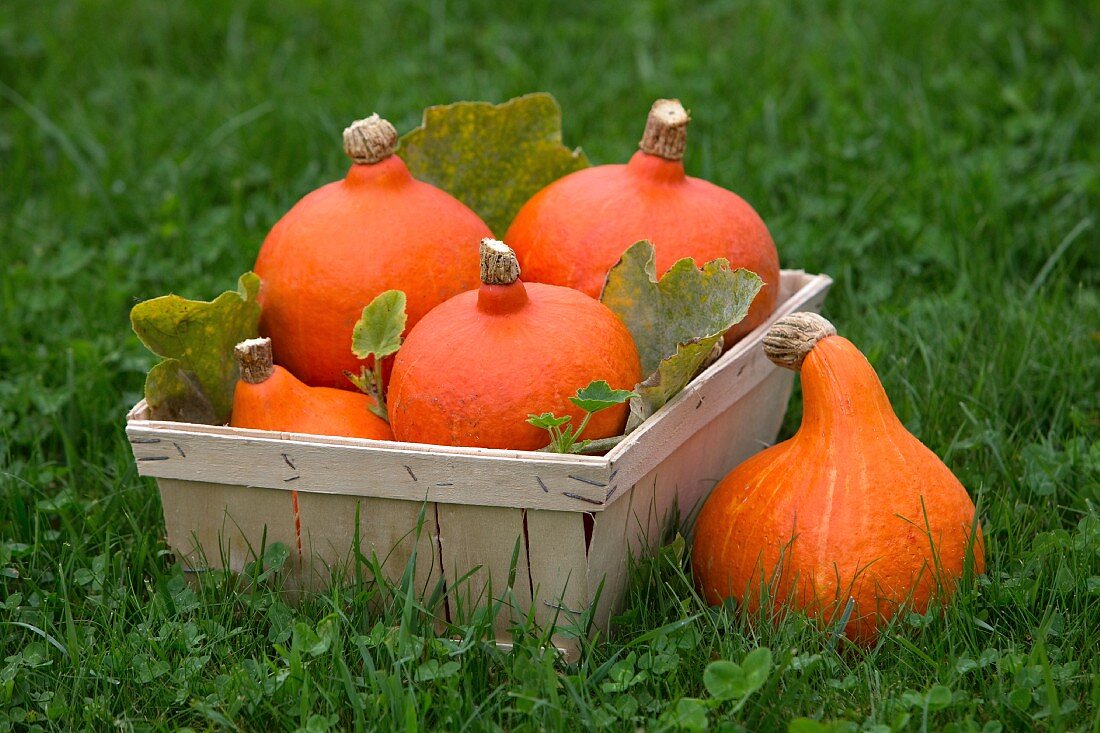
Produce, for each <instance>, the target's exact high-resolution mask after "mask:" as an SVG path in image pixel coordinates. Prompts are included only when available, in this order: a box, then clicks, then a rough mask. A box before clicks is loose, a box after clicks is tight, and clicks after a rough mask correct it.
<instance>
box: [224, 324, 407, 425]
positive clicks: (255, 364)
mask: <svg viewBox="0 0 1100 733" xmlns="http://www.w3.org/2000/svg"><path fill="white" fill-rule="evenodd" d="M234 353H235V356H236V357H237V364H238V365H239V366H240V370H241V378H240V380H238V381H237V387H236V389H234V391H233V414H232V416H231V417H230V419H229V424H230V425H232V426H233V427H235V428H254V429H256V430H279V431H283V432H288V433H312V434H314V435H343V436H347V437H351V438H373V439H375V440H393V432H392V431H391V430H390V426H389V425H387V424H386V421H385V420H382V419H381V418H379V417H378V416H377V415H375V414H373V413H372V412H371V411H370V407H371V405H372V404H374V400H373V399H371V398H370V397H368V396H367V395H365V394H361V393H358V392H348V391H346V390H342V389H331V388H329V387H309V386H307V385H305V384H303V383H302V382H300V381H298V380H297V379H296V378H295V377H294V375H293V374H291V373H290V372H288V371H287V370H286V369H283V368H282V367H279V366H275V365H274V364H273V363H272V361H271V339H268V338H262V339H249V340H248V341H242V342H241V343H239V344H237V348H236V349H235V350H234Z"/></svg>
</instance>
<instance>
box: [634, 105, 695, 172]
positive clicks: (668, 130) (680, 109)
mask: <svg viewBox="0 0 1100 733" xmlns="http://www.w3.org/2000/svg"><path fill="white" fill-rule="evenodd" d="M689 122H691V117H690V116H689V115H688V112H687V110H686V109H684V105H682V104H680V100H679V99H658V100H657V101H656V102H654V103H653V106H652V107H650V108H649V118H648V119H646V121H645V132H644V133H642V140H641V142H639V143H638V147H639V148H641V150H642V152H643V153H648V154H649V155H657V156H660V157H662V158H664V159H666V160H680V159H681V158H683V157H684V147H685V146H686V145H687V126H688V123H689Z"/></svg>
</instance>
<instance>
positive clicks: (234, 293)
mask: <svg viewBox="0 0 1100 733" xmlns="http://www.w3.org/2000/svg"><path fill="white" fill-rule="evenodd" d="M259 292H260V278H259V276H257V275H256V274H255V273H252V272H246V273H245V274H244V275H241V277H240V279H239V280H238V281H237V289H236V290H229V291H226V292H224V293H222V294H221V295H219V296H218V297H217V298H215V299H214V300H212V301H209V302H207V301H201V300H187V299H186V298H181V297H179V296H178V295H165V296H162V297H160V298H153V299H152V300H146V301H144V302H142V303H138V304H137V305H135V306H134V307H133V309H132V310H131V311H130V324H131V325H132V326H133V329H134V333H136V334H137V336H138V338H139V339H141V342H142V343H143V344H145V346H146V347H147V348H148V349H149V350H150V351H152V352H153V353H154V354H157V355H158V356H163V357H165V360H164V361H162V362H161V363H160V364H157V365H156V366H155V367H153V369H152V370H151V371H150V372H149V376H148V378H146V380H145V399H146V401H147V402H148V403H149V409H150V413H151V415H152V417H153V418H154V419H157V420H184V421H187V422H204V423H211V424H218V423H224V422H226V421H227V420H228V419H229V413H230V410H231V409H232V406H233V388H234V387H235V385H236V382H237V362H236V360H235V359H234V357H233V347H234V346H236V345H237V344H238V343H239V342H241V341H244V340H245V339H249V338H255V337H256V336H257V327H258V325H259V321H260V304H259V303H258V302H257V301H256V297H257V295H258V294H259Z"/></svg>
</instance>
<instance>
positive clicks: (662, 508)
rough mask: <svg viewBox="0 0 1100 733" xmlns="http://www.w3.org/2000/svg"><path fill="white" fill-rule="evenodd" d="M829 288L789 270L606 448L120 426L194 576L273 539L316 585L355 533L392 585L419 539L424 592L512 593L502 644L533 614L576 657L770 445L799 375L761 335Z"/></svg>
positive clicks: (811, 306)
mask: <svg viewBox="0 0 1100 733" xmlns="http://www.w3.org/2000/svg"><path fill="white" fill-rule="evenodd" d="M831 283H832V281H831V280H830V279H829V278H828V277H826V276H824V275H808V274H806V273H803V272H801V271H792V270H784V271H783V273H782V278H781V288H780V304H779V307H778V308H777V309H776V311H775V313H774V314H773V316H772V318H771V319H770V320H769V321H768V322H767V323H765V324H763V325H762V326H760V327H759V328H757V329H756V330H755V331H753V332H752V333H751V334H749V335H748V336H747V337H746V338H745V339H743V340H742V341H741V342H739V343H738V344H737V345H735V346H734V347H733V348H732V349H730V350H729V351H728V352H726V353H725V354H723V355H722V357H721V358H720V359H719V360H718V361H717V362H716V363H715V364H713V365H712V366H711V367H710V368H708V369H707V370H706V371H705V372H703V373H702V374H701V375H700V376H699V377H697V378H696V379H695V380H694V381H693V382H692V383H691V384H690V385H688V387H687V388H686V389H685V390H684V391H683V392H682V393H681V394H679V395H678V396H677V397H676V399H674V400H673V401H672V402H670V403H669V404H667V405H665V406H664V407H663V408H662V409H661V410H660V411H658V412H657V413H656V414H655V415H654V416H653V417H651V418H650V419H649V420H647V421H646V422H645V423H643V424H642V426H640V427H639V428H638V429H637V430H635V431H634V432H633V433H631V434H630V436H629V437H628V438H627V439H626V440H624V441H623V442H622V443H621V444H619V445H618V446H617V447H616V448H615V449H614V450H612V451H611V452H610V453H608V454H607V455H605V456H599V457H597V456H572V455H569V456H567V455H559V454H551V453H537V452H531V451H509V450H494V449H483V448H449V447H440V446H429V445H421V444H415V443H398V442H384V441H373V440H365V439H359V438H338V437H324V436H317V435H302V434H294V433H278V432H270V431H262V430H243V429H238V428H230V427H225V426H212V425H195V424H189V423H176V422H163V421H156V420H149V419H147V407H146V405H145V403H144V401H143V402H141V403H139V404H138V405H137V406H136V407H135V408H134V409H133V410H132V411H131V412H130V414H129V415H128V416H127V426H126V434H127V436H128V437H129V440H130V443H131V445H132V446H133V450H134V458H135V460H136V461H137V467H138V472H139V473H140V474H141V475H142V476H154V477H156V479H157V484H158V486H159V488H160V494H161V501H162V503H163V506H164V520H165V525H166V528H167V532H168V544H169V546H170V547H171V548H172V550H173V551H174V552H175V553H176V555H177V556H178V557H180V558H181V559H182V561H183V563H184V566H185V568H186V569H187V570H188V571H189V572H202V571H203V570H206V569H211V568H229V569H231V570H233V571H240V570H242V569H243V567H244V566H245V564H246V563H248V562H251V561H252V560H253V559H254V558H255V554H256V551H257V550H258V548H259V547H260V546H261V545H262V543H265V542H266V543H267V544H271V543H273V542H282V543H284V544H285V545H286V546H287V547H289V548H291V553H292V561H291V562H288V563H287V566H288V567H289V568H291V569H290V571H289V572H290V573H291V578H290V581H291V582H292V583H294V584H295V585H297V586H299V587H306V588H314V587H323V586H324V585H325V584H327V583H328V582H329V578H330V573H331V569H332V568H335V567H339V566H342V565H346V564H347V563H348V562H349V560H350V559H351V558H352V557H353V552H352V548H353V545H354V543H355V538H356V537H358V538H359V542H360V550H361V552H362V553H363V554H364V555H365V556H367V557H370V556H371V555H372V553H373V554H374V555H375V556H376V557H377V558H378V560H379V561H380V562H381V563H382V567H383V570H384V571H385V573H386V574H387V576H388V577H390V578H392V579H394V580H396V579H399V578H400V577H401V575H402V573H403V572H404V570H405V568H406V566H407V565H408V563H409V562H410V559H411V558H413V549H414V547H415V548H416V553H415V573H414V578H415V582H416V584H417V588H418V589H421V590H422V591H423V592H424V593H425V594H430V593H431V592H432V591H433V590H434V589H436V588H437V587H439V586H440V581H442V582H443V583H444V584H446V585H445V587H446V588H447V598H446V604H445V605H444V607H443V608H442V609H441V611H440V613H441V614H442V615H444V616H449V617H450V620H454V621H458V620H461V619H462V618H463V617H465V615H466V614H467V613H468V612H469V611H470V610H471V609H472V608H474V607H476V606H478V605H483V604H484V603H485V602H486V601H487V600H488V599H489V598H490V597H491V598H493V599H503V600H505V601H506V603H505V605H504V606H503V609H504V610H503V611H502V612H501V613H500V614H499V616H498V617H497V621H496V624H497V626H496V628H497V632H498V639H500V640H501V641H504V640H506V639H508V638H509V637H508V628H509V626H510V624H511V623H512V620H513V617H514V616H515V615H516V614H522V613H526V612H528V610H530V609H533V612H532V613H533V615H534V617H535V619H536V620H537V621H538V622H539V623H540V624H542V625H544V626H550V625H552V626H553V627H554V629H555V634H554V643H555V644H557V645H558V646H559V647H561V648H563V649H566V650H569V651H570V652H572V651H575V649H576V634H575V628H576V627H578V625H579V623H578V622H580V621H581V620H582V617H584V618H585V619H586V620H587V619H588V618H590V619H591V621H592V626H591V628H595V629H606V628H607V627H608V623H609V619H610V618H611V616H612V614H613V613H614V612H615V611H616V610H617V608H618V606H619V604H620V602H621V600H622V596H623V590H624V584H625V581H626V569H627V558H628V555H630V554H631V553H633V554H634V555H635V556H638V555H639V554H641V553H645V552H646V551H648V550H651V549H653V548H654V547H655V545H656V543H657V542H658V541H659V540H660V538H661V536H662V533H663V532H664V530H665V529H666V528H667V524H668V522H669V520H670V518H671V517H679V518H681V519H687V518H690V517H692V516H693V515H694V513H695V512H696V511H697V510H698V507H699V506H700V504H701V503H702V501H703V500H704V499H705V498H706V496H707V495H708V493H709V492H710V490H711V489H712V488H713V486H714V484H715V483H716V482H717V481H718V480H719V479H720V478H721V477H722V476H724V475H725V474H726V473H727V472H728V471H729V470H730V469H732V468H733V467H734V466H736V465H737V464H738V463H740V462H741V461H743V460H744V459H745V458H747V457H748V456H750V455H752V454H753V453H756V452H757V451H759V450H761V449H762V448H764V447H765V446H767V445H769V444H771V443H772V442H774V440H775V438H776V435H777V433H778V431H779V427H780V424H781V422H782V419H783V414H784V411H785V409H786V405H787V400H788V398H789V396H790V391H791V384H792V379H793V372H790V371H787V370H782V369H779V368H777V367H775V366H774V365H773V364H772V363H771V362H770V361H768V359H767V358H765V356H764V354H763V349H762V348H761V340H762V338H763V334H764V332H765V331H766V330H767V328H768V327H769V326H770V325H771V323H772V322H774V321H775V320H776V319H778V318H780V317H781V316H783V315H786V314H788V313H791V312H794V311H799V310H812V311H819V310H820V308H821V306H822V303H823V302H824V299H825V295H826V292H827V291H828V289H829V286H830V285H831ZM292 490H294V491H292ZM356 520H358V527H357V526H356ZM418 523H419V531H417V530H418ZM295 555H297V556H296V557H295ZM513 560H514V561H513ZM471 571H472V572H471ZM460 580H461V582H459V581H460Z"/></svg>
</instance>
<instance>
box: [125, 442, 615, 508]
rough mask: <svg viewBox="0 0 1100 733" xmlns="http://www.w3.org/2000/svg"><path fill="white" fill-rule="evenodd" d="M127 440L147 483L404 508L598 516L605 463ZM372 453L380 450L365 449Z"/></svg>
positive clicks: (377, 446)
mask: <svg viewBox="0 0 1100 733" xmlns="http://www.w3.org/2000/svg"><path fill="white" fill-rule="evenodd" d="M127 435H128V436H129V439H130V443H131V445H132V447H133V450H134V456H135V458H136V459H137V465H138V472H139V473H140V474H141V475H143V476H156V477H158V478H175V479H186V480H191V481H204V482H209V483H225V484H231V485H242V486H259V487H265V488H271V489H285V490H290V489H297V490H298V491H299V492H303V493H304V492H312V493H339V494H347V495H351V496H377V497H380V498H385V499H403V500H406V501H424V500H425V499H426V500H428V501H430V502H443V503H449V504H467V503H476V504H479V505H482V506H511V507H535V508H545V509H557V510H562V511H570V510H574V509H575V510H587V509H590V508H593V507H599V506H600V505H601V504H602V503H603V500H604V496H605V493H606V486H607V481H608V467H607V462H606V461H604V460H603V459H599V458H591V457H588V456H578V458H585V459H586V460H585V461H554V460H542V458H541V455H542V454H538V453H533V454H530V455H532V456H535V457H534V458H530V459H526V458H506V457H505V458H502V457H497V456H489V455H450V456H441V455H435V454H433V453H431V452H426V451H407V450H402V449H399V448H393V447H390V446H389V445H387V444H386V443H381V442H378V441H362V443H364V445H330V444H324V443H313V442H305V441H298V440H295V441H290V440H281V439H275V438H269V437H243V436H239V435H218V434H213V433H199V432H193V431H185V430H167V429H162V428H146V427H143V426H142V424H141V423H138V422H134V423H130V424H129V425H128V426H127ZM365 443H372V444H373V445H365Z"/></svg>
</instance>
